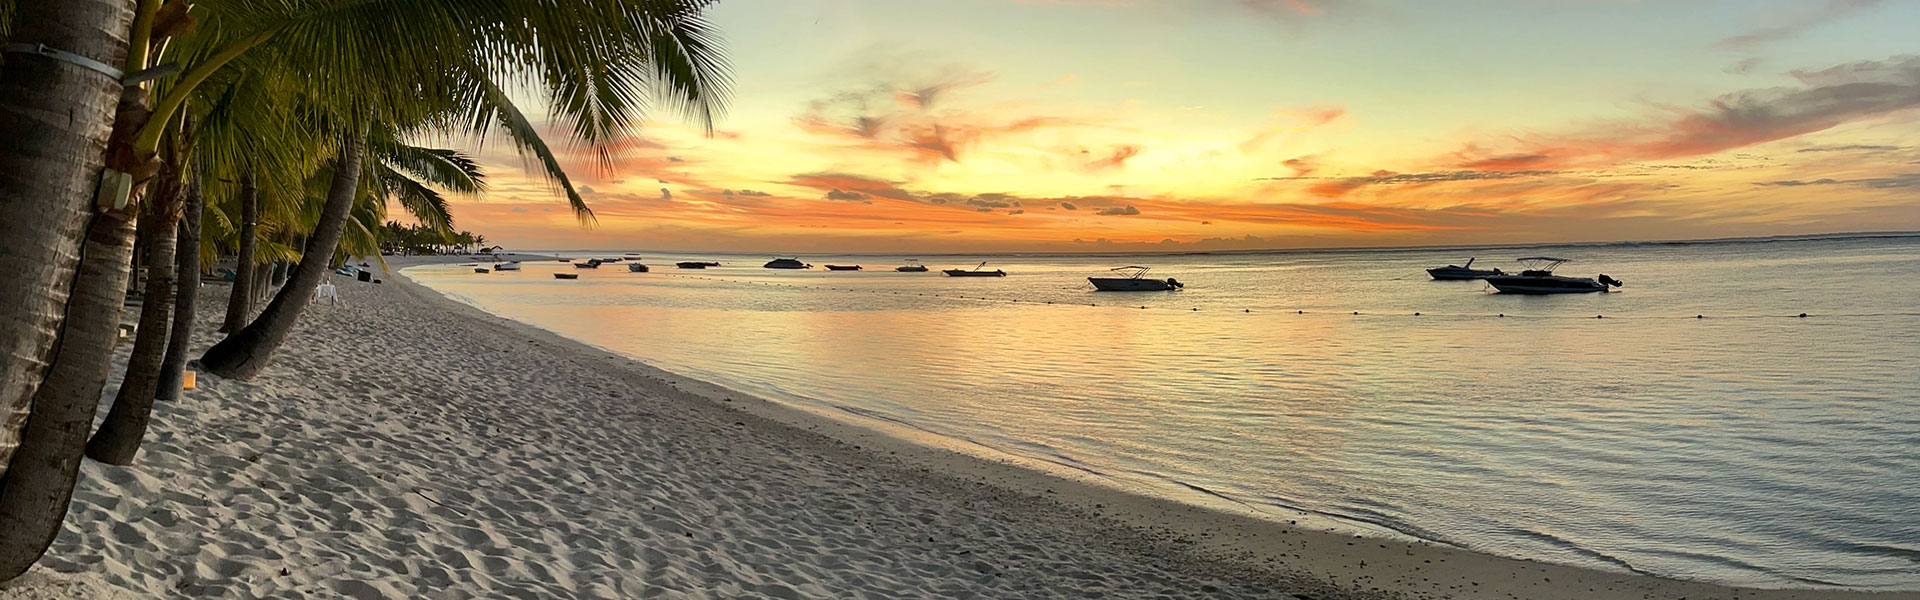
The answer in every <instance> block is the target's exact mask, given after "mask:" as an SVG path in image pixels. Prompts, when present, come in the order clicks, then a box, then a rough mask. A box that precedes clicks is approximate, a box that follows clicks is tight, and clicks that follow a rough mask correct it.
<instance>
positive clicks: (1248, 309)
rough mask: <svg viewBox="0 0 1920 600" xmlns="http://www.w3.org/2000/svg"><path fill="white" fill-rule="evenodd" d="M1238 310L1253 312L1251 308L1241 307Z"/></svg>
mask: <svg viewBox="0 0 1920 600" xmlns="http://www.w3.org/2000/svg"><path fill="white" fill-rule="evenodd" d="M1240 312H1253V309H1251V308H1245V309H1241V310H1240Z"/></svg>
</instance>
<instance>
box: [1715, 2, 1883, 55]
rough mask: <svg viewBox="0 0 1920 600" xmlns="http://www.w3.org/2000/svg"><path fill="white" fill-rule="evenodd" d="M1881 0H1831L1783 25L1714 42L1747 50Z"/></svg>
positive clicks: (1876, 4)
mask: <svg viewBox="0 0 1920 600" xmlns="http://www.w3.org/2000/svg"><path fill="white" fill-rule="evenodd" d="M1880 3H1881V0H1827V2H1826V3H1824V4H1821V5H1820V6H1819V7H1817V8H1814V9H1812V10H1808V11H1805V12H1803V13H1801V14H1798V15H1794V16H1792V17H1791V18H1789V19H1787V20H1786V21H1784V22H1781V23H1779V24H1776V25H1770V26H1767V27H1762V28H1760V29H1756V30H1754V31H1751V32H1748V33H1743V34H1740V35H1736V36H1733V37H1729V38H1726V39H1722V40H1720V41H1718V42H1715V43H1714V44H1713V45H1714V47H1716V48H1721V49H1726V50H1743V49H1746V48H1751V47H1753V46H1758V45H1760V44H1765V43H1768V42H1777V41H1780V40H1784V39H1788V38H1792V37H1793V36H1796V35H1799V34H1800V32H1802V31H1806V30H1808V29H1812V28H1814V27H1818V26H1820V25H1823V24H1825V23H1827V22H1830V21H1834V20H1836V19H1839V18H1841V17H1844V16H1847V15H1849V14H1852V13H1854V12H1857V11H1860V10H1865V9H1869V8H1873V7H1875V6H1879V5H1880Z"/></svg>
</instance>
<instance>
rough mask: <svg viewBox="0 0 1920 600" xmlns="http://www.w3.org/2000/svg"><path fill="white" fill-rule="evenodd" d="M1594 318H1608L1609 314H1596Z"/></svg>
mask: <svg viewBox="0 0 1920 600" xmlns="http://www.w3.org/2000/svg"><path fill="white" fill-rule="evenodd" d="M1593 318H1595V319H1605V318H1607V316H1606V315H1594V316H1593Z"/></svg>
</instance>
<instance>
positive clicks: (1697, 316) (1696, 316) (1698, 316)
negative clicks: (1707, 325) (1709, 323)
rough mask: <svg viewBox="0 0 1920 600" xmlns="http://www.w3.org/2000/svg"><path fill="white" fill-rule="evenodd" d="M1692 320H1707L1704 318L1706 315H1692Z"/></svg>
mask: <svg viewBox="0 0 1920 600" xmlns="http://www.w3.org/2000/svg"><path fill="white" fill-rule="evenodd" d="M1693 318H1695V319H1705V318H1707V316H1706V315H1694V316H1693Z"/></svg>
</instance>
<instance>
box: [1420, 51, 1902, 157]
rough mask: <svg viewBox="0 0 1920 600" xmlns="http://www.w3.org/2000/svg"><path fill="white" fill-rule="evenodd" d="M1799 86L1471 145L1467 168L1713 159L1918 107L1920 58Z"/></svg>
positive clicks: (1840, 71) (1823, 76)
mask: <svg viewBox="0 0 1920 600" xmlns="http://www.w3.org/2000/svg"><path fill="white" fill-rule="evenodd" d="M1791 75H1792V76H1793V77H1794V78H1796V79H1798V80H1800V82H1801V84H1802V85H1801V87H1777V88H1765V89H1753V90H1742V91H1738V92H1733V93H1730V94H1725V95H1722V96H1720V97H1718V98H1714V99H1713V100H1711V101H1709V102H1708V103H1707V105H1706V106H1705V107H1702V108H1698V109H1670V112H1672V113H1674V114H1673V115H1672V116H1669V117H1665V118H1661V119H1659V120H1656V121H1654V122H1650V123H1642V124H1616V125H1613V126H1609V127H1607V128H1606V130H1605V131H1604V132H1598V133H1589V134H1571V135H1547V136H1533V137H1521V138H1518V139H1517V140H1516V141H1517V142H1518V144H1517V145H1518V146H1519V148H1518V149H1512V148H1510V146H1512V145H1513V144H1507V145H1505V146H1508V147H1502V148H1498V149H1496V148H1489V147H1486V146H1482V145H1477V144H1474V145H1468V146H1467V147H1465V148H1463V149H1461V150H1459V151H1458V152H1456V153H1455V154H1454V157H1453V158H1454V160H1453V161H1452V162H1453V164H1454V165H1455V166H1457V167H1459V168H1462V169H1468V170H1488V171H1516V170H1546V169H1564V168H1574V167H1583V166H1596V165H1605V164H1613V163H1619V162H1626V161H1638V160H1666V159H1675V158H1686V157H1693V156H1702V155H1706V154H1713V153H1716V152H1722V151H1726V150H1733V149H1736V148H1743V147H1747V146H1752V145H1755V144H1761V143H1765V142H1772V141H1777V140H1782V139H1787V138H1792V137H1796V136H1800V135H1805V134H1809V133H1813V132H1817V131H1824V130H1827V129H1831V128H1833V127H1836V126H1838V125H1841V124H1844V123H1849V122H1854V121H1859V120H1863V119H1869V118H1874V117H1880V116H1884V115H1887V114H1890V113H1894V112H1898V111H1903V110H1908V109H1913V108H1916V107H1920V56H1897V57H1893V58H1890V59H1887V60H1882V61H1862V62H1856V63H1850V64H1844V65H1839V66H1836V67H1831V68H1827V69H1821V70H1816V71H1794V72H1792V73H1791Z"/></svg>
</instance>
